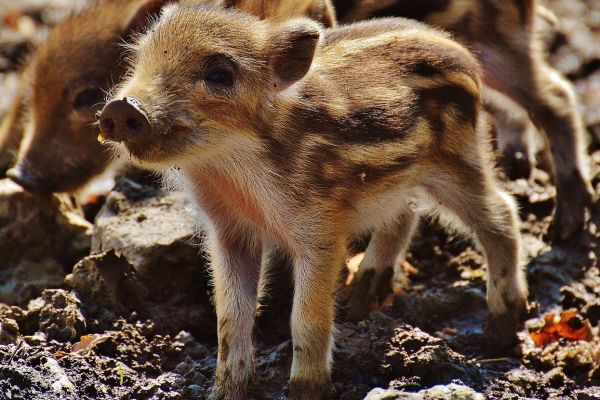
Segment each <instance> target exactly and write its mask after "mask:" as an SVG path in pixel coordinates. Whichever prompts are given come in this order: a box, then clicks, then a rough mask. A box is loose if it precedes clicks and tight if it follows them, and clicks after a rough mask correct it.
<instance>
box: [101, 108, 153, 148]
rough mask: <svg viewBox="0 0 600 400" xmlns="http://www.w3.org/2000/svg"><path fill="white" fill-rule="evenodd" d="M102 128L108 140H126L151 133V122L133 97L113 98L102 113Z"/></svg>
mask: <svg viewBox="0 0 600 400" xmlns="http://www.w3.org/2000/svg"><path fill="white" fill-rule="evenodd" d="M99 120H100V129H101V131H102V134H103V135H104V136H105V137H106V139H108V140H113V141H116V142H122V141H126V140H127V139H131V138H133V137H136V136H143V135H147V134H149V133H150V122H149V121H148V118H147V117H146V113H144V111H143V110H142V109H141V107H140V106H139V102H138V101H137V100H136V99H134V98H133V97H125V98H123V99H122V100H113V101H111V102H110V103H108V104H107V105H106V106H105V107H104V109H103V110H102V113H100V117H99Z"/></svg>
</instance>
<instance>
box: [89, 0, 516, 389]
mask: <svg viewBox="0 0 600 400" xmlns="http://www.w3.org/2000/svg"><path fill="white" fill-rule="evenodd" d="M131 62H132V68H131V70H130V72H129V75H128V77H127V78H126V79H125V80H124V81H123V82H122V84H121V85H119V87H118V88H117V89H116V90H115V94H114V96H113V100H112V101H110V102H109V103H108V104H107V105H106V106H105V108H104V110H103V111H102V114H101V116H100V127H101V133H100V139H103V140H109V141H111V142H112V143H113V146H114V148H115V149H116V150H117V151H119V150H122V151H123V152H124V154H126V155H130V157H131V159H132V160H133V161H135V162H139V163H140V164H141V165H143V166H146V167H150V168H154V169H156V170H159V171H163V172H164V173H165V175H167V176H168V177H169V179H171V180H173V181H175V182H178V183H179V184H180V186H181V187H182V188H185V189H186V190H189V192H190V194H191V195H192V196H193V198H194V199H195V202H196V204H197V207H198V210H199V214H200V218H199V219H200V220H201V221H202V222H203V223H204V225H205V227H206V231H207V239H206V246H207V250H208V252H209V253H210V256H211V263H212V274H213V277H214V285H215V303H216V311H217V318H218V340H219V354H218V365H217V371H216V379H215V383H214V389H213V392H212V398H213V399H220V398H227V399H240V398H243V397H244V393H245V390H246V385H247V382H248V379H249V376H250V374H251V372H252V365H253V347H252V329H253V323H254V315H255V312H256V307H257V295H258V293H260V291H261V288H260V287H259V286H260V285H259V281H260V282H263V281H264V279H261V274H262V276H264V273H265V269H266V265H267V264H268V259H269V254H270V251H271V249H273V248H274V247H280V248H283V249H285V250H286V251H287V252H288V253H289V254H290V255H291V258H292V259H293V272H294V280H295V283H294V285H295V290H294V294H293V296H294V301H293V310H292V318H291V328H292V336H293V342H294V346H293V349H294V352H293V362H292V370H291V386H290V398H292V399H315V398H318V397H319V395H320V394H321V393H322V392H323V390H324V389H325V388H326V386H327V384H328V382H329V380H330V368H331V349H332V346H333V336H332V333H333V320H334V292H335V290H336V281H337V279H338V276H339V273H340V269H341V268H342V267H343V265H344V260H345V258H346V245H347V242H348V240H349V239H351V238H352V237H354V236H356V235H360V234H364V233H368V232H372V233H373V238H372V240H371V243H370V244H369V247H368V249H367V256H366V260H368V261H367V262H366V263H364V264H363V267H362V272H361V274H362V276H361V277H359V278H358V280H359V281H361V280H363V278H364V277H370V279H367V278H365V279H366V280H367V283H366V284H367V285H372V286H374V285H375V282H376V281H377V279H376V278H377V277H378V276H379V274H381V273H382V271H383V268H385V267H387V266H388V265H390V263H392V264H396V265H399V263H400V262H401V260H400V258H401V257H402V255H403V253H404V252H405V250H406V247H407V246H408V244H409V242H410V236H411V235H412V233H413V231H414V228H415V226H416V221H417V218H418V216H419V215H420V214H433V215H437V216H440V217H441V218H442V219H444V220H445V221H448V222H449V223H450V224H451V225H452V226H453V227H455V228H457V229H461V230H462V231H464V232H466V233H469V234H471V236H472V237H473V239H474V240H475V241H476V242H477V243H479V244H480V245H481V248H482V250H483V252H484V253H485V255H486V259H487V262H488V268H489V279H488V301H489V312H490V316H489V321H488V325H487V326H488V328H489V331H490V332H491V333H492V334H493V335H495V336H493V337H494V339H495V340H497V341H498V342H497V343H498V345H501V344H505V343H506V342H509V341H511V340H512V339H513V338H514V334H515V331H516V329H517V327H518V324H519V320H520V318H521V315H522V313H523V311H524V310H525V308H526V296H527V289H526V284H525V281H524V277H523V273H522V271H521V268H520V261H521V255H520V238H519V228H518V225H519V221H518V216H517V214H516V212H515V206H514V204H513V200H512V199H511V198H510V196H509V195H508V194H506V193H504V192H503V191H502V190H501V189H500V188H499V186H498V183H497V182H496V180H495V178H494V173H493V168H492V165H491V162H490V151H489V149H488V144H487V140H486V135H485V133H484V130H481V129H479V128H480V123H481V121H480V117H479V114H480V109H481V99H480V97H481V96H480V80H479V68H478V64H477V62H476V61H475V60H474V59H473V57H472V56H471V55H470V53H469V52H468V51H467V50H465V49H464V48H463V47H462V46H460V45H459V44H457V43H456V42H454V41H452V40H451V39H450V38H449V37H448V36H446V35H445V34H443V33H440V32H438V31H436V30H434V29H432V28H427V27H426V26H424V25H422V24H420V23H417V22H412V21H409V20H404V19H381V20H373V21H369V22H364V23H357V24H353V25H349V26H344V27H340V28H333V29H327V30H324V29H323V28H322V27H321V25H319V24H318V23H316V22H314V21H311V20H308V19H304V18H300V19H293V20H290V21H288V22H282V23H274V22H272V21H260V20H258V19H256V18H254V17H251V16H249V15H247V14H243V13H239V12H235V11H228V10H219V9H213V8H207V7H181V6H179V7H177V6H173V7H170V8H168V9H166V11H165V12H164V14H163V15H162V17H161V18H160V20H159V21H158V22H157V23H156V24H155V25H154V26H153V27H152V28H151V30H150V31H149V32H148V33H147V34H145V35H143V36H141V37H140V38H139V40H138V41H137V43H136V44H135V45H133V47H132V54H131ZM363 286H364V285H363ZM358 292H365V294H366V297H368V296H372V295H373V294H374V293H375V289H374V288H369V289H368V290H366V291H365V290H362V291H361V290H359V291H358ZM363 302H364V303H365V304H370V300H369V299H368V298H364V299H363Z"/></svg>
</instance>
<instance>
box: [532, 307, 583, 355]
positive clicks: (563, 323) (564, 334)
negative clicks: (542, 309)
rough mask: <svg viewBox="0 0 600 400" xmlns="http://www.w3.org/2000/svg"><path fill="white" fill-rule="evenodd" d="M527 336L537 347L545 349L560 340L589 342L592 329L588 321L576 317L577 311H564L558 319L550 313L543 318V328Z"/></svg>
mask: <svg viewBox="0 0 600 400" xmlns="http://www.w3.org/2000/svg"><path fill="white" fill-rule="evenodd" d="M529 335H530V336H531V339H533V342H534V343H535V345H536V346H537V347H545V346H547V345H549V344H550V343H554V342H556V341H558V340H560V339H561V338H564V339H568V340H587V341H589V340H591V339H592V327H591V325H590V321H589V320H587V319H586V320H584V319H582V318H581V317H580V316H579V315H577V310H574V309H571V310H567V311H564V312H563V313H562V314H561V315H560V317H558V316H557V315H555V314H553V313H550V314H546V316H545V317H544V326H543V327H542V329H540V330H539V331H536V332H530V333H529Z"/></svg>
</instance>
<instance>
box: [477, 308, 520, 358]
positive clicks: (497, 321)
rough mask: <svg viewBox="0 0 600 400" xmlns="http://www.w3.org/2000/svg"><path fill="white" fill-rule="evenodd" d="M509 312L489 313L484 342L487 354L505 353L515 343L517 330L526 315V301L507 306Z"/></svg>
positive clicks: (510, 349)
mask: <svg viewBox="0 0 600 400" xmlns="http://www.w3.org/2000/svg"><path fill="white" fill-rule="evenodd" d="M509 310H510V311H509V312H506V313H504V314H500V315H490V316H489V317H488V319H487V321H486V324H485V343H486V350H487V353H488V354H489V355H498V354H506V353H509V352H511V351H512V350H513V349H514V347H515V345H516V344H517V342H518V340H517V332H518V331H519V330H520V329H521V327H522V322H523V321H524V320H525V318H526V316H527V312H528V311H527V301H526V300H525V299H523V301H521V302H520V304H519V305H514V306H512V307H510V308H509Z"/></svg>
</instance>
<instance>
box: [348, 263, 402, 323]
mask: <svg viewBox="0 0 600 400" xmlns="http://www.w3.org/2000/svg"><path fill="white" fill-rule="evenodd" d="M393 274H394V271H393V269H392V268H386V269H384V270H383V272H382V273H381V274H379V276H378V275H377V274H376V271H375V270H367V271H365V272H364V273H363V274H361V275H359V276H357V278H356V279H355V280H354V281H353V282H352V283H351V284H350V286H349V287H348V302H347V305H346V310H347V315H348V319H349V320H350V321H354V322H358V321H361V320H363V319H365V318H366V317H367V316H368V315H369V312H371V310H372V309H373V306H374V305H376V304H378V303H381V302H382V301H383V299H385V298H386V297H387V296H388V295H389V294H390V293H391V283H390V281H391V278H392V276H393Z"/></svg>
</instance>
